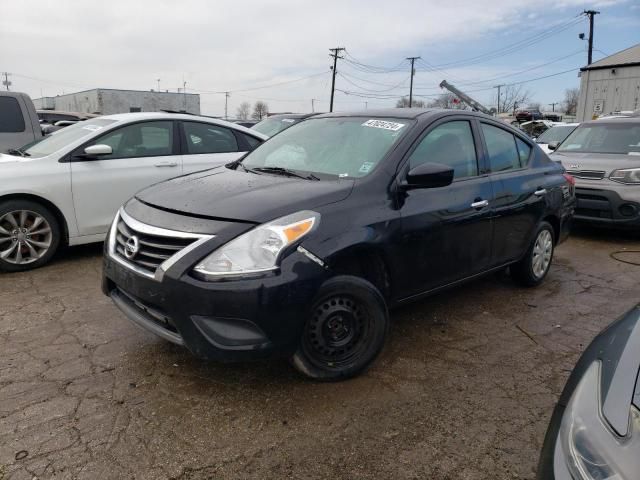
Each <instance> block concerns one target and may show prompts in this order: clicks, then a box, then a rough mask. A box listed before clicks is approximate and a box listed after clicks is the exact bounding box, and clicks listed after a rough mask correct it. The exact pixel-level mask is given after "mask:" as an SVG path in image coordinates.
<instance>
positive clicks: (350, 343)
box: [291, 275, 389, 381]
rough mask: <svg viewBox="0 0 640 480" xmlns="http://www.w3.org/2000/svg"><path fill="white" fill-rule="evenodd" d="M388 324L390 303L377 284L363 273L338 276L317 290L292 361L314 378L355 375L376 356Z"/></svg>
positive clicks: (345, 377)
mask: <svg viewBox="0 0 640 480" xmlns="http://www.w3.org/2000/svg"><path fill="white" fill-rule="evenodd" d="M388 329H389V314H388V312H387V306H386V303H385V301H384V298H383V297H382V295H381V294H380V292H379V291H378V289H377V288H376V287H374V286H373V285H372V284H371V283H369V282H368V281H366V280H364V279H362V278H359V277H354V276H350V275H340V276H337V277H334V278H332V279H331V280H328V281H327V282H326V283H325V284H324V285H323V286H322V288H321V289H320V291H319V292H318V295H317V296H316V300H315V302H314V303H313V306H312V308H311V310H310V313H309V315H308V318H307V320H306V322H305V326H304V331H303V333H302V338H301V340H300V345H299V346H298V350H297V351H296V353H295V354H294V355H293V357H292V358H291V362H292V363H293V366H294V367H295V368H296V369H297V370H298V371H300V372H301V373H303V374H304V375H306V376H307V377H309V378H313V379H314V380H321V381H338V380H345V379H347V378H351V377H354V376H356V375H358V374H360V373H362V372H363V371H364V370H365V369H366V368H367V367H368V366H369V365H371V363H373V361H374V360H375V359H376V357H377V356H378V354H379V353H380V351H381V350H382V347H383V345H384V341H385V338H386V336H387V331H388Z"/></svg>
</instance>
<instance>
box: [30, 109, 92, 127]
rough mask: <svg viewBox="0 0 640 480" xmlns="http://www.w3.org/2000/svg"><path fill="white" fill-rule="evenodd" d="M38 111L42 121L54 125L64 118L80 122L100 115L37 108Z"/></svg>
mask: <svg viewBox="0 0 640 480" xmlns="http://www.w3.org/2000/svg"><path fill="white" fill-rule="evenodd" d="M37 112H38V118H39V119H40V121H41V123H48V124H50V125H54V124H55V123H56V122H60V121H63V120H66V121H71V122H80V121H82V120H88V119H90V118H95V117H97V116H99V115H96V114H94V113H81V112H66V111H62V110H37Z"/></svg>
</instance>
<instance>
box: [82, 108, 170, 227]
mask: <svg viewBox="0 0 640 480" xmlns="http://www.w3.org/2000/svg"><path fill="white" fill-rule="evenodd" d="M174 128H175V124H174V122H173V121H164V120H163V121H149V122H139V123H133V124H130V125H126V126H124V127H121V128H118V129H115V130H111V131H109V132H107V133H105V134H104V135H102V136H100V137H97V138H96V139H94V140H93V141H92V142H91V144H90V145H109V146H110V147H111V148H112V150H113V153H112V154H110V155H103V156H100V157H97V158H93V159H81V158H79V157H78V154H81V153H82V151H83V150H84V148H86V147H87V146H89V145H84V146H83V147H81V149H80V151H77V152H73V153H72V155H71V184H72V190H73V202H74V206H75V211H76V219H77V221H78V229H79V232H80V235H97V234H104V233H106V232H107V229H108V228H109V225H110V223H111V221H112V220H113V217H114V215H115V214H116V212H117V211H118V209H119V208H120V206H121V205H122V204H123V203H125V202H126V201H127V200H129V199H130V198H131V197H132V196H133V195H134V194H135V193H136V192H138V191H139V190H141V189H143V188H145V187H148V186H149V185H152V184H154V183H157V182H160V181H162V180H167V179H169V178H172V177H175V176H178V175H180V173H181V172H182V168H181V157H180V155H176V154H175V153H176V152H177V150H176V148H175V145H174V144H175V141H174ZM74 155H75V156H74Z"/></svg>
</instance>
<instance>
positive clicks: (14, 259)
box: [0, 200, 61, 272]
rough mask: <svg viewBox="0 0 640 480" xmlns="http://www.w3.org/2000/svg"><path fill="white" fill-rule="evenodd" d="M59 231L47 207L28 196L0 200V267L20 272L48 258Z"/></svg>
mask: <svg viewBox="0 0 640 480" xmlns="http://www.w3.org/2000/svg"><path fill="white" fill-rule="evenodd" d="M60 238H61V231H60V225H59V224H58V221H57V219H56V217H55V216H54V215H53V214H52V213H51V211H50V210H49V209H47V208H46V207H44V206H42V205H41V204H39V203H37V202H33V201H31V200H9V201H6V202H2V203H0V271H1V272H22V271H25V270H31V269H34V268H38V267H41V266H42V265H44V264H46V263H47V262H49V260H51V257H53V255H54V254H55V252H56V250H57V249H58V246H59V245H60Z"/></svg>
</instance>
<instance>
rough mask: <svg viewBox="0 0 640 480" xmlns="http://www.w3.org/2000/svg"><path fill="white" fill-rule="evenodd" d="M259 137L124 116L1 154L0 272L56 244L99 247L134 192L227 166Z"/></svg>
mask: <svg viewBox="0 0 640 480" xmlns="http://www.w3.org/2000/svg"><path fill="white" fill-rule="evenodd" d="M266 138H267V137H266V136H265V135H262V134H261V133H258V132H255V131H253V130H250V129H248V128H244V127H241V126H239V125H236V124H232V123H228V122H224V121H222V120H216V119H212V118H208V117H199V116H193V115H186V114H171V113H125V114H120V115H108V116H104V117H98V118H93V119H89V120H86V121H83V122H79V123H76V124H75V125H72V126H69V127H66V128H64V129H62V130H60V131H58V132H56V133H54V134H53V135H51V136H48V137H46V138H44V139H42V140H40V141H39V142H37V143H34V144H32V145H30V146H26V147H24V148H23V149H19V150H12V151H11V152H12V154H11V155H8V154H0V179H1V180H2V181H1V182H0V271H13V272H15V271H22V270H27V269H30V268H36V267H39V266H41V265H43V264H45V263H47V262H48V261H49V260H50V259H51V257H52V256H53V254H54V253H55V251H56V249H57V248H58V247H59V246H60V245H80V244H84V243H91V242H100V241H102V240H103V239H104V237H105V234H106V232H107V229H108V228H109V225H110V223H111V221H112V219H113V216H114V215H115V213H116V211H117V210H118V208H119V207H120V206H121V205H122V204H123V203H124V202H125V201H126V200H128V199H129V198H130V197H132V196H133V195H134V194H135V193H136V192H137V191H138V190H140V189H142V188H144V187H146V186H148V185H151V184H153V183H157V182H161V181H163V180H167V179H169V178H172V177H176V176H178V175H182V174H185V173H191V172H195V171H198V170H204V169H207V168H212V167H214V166H217V165H221V164H225V163H229V162H231V161H234V160H236V159H238V158H240V157H241V156H242V155H244V153H245V152H247V151H249V150H252V149H253V148H255V147H256V146H257V145H258V144H260V143H262V142H263V141H264V140H265V139H266Z"/></svg>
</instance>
